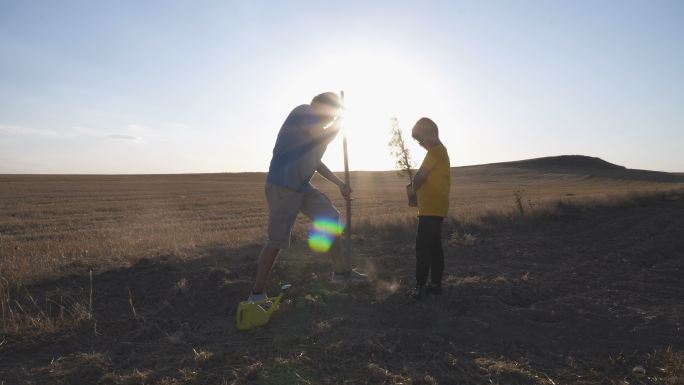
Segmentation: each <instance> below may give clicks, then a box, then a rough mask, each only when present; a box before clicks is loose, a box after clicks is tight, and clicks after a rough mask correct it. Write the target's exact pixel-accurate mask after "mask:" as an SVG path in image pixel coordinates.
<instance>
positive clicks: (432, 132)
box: [411, 118, 439, 149]
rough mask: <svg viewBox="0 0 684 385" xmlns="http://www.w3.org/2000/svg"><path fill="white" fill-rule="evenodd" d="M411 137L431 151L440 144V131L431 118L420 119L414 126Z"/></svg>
mask: <svg viewBox="0 0 684 385" xmlns="http://www.w3.org/2000/svg"><path fill="white" fill-rule="evenodd" d="M411 136H412V137H413V139H415V140H417V141H418V144H420V146H421V147H423V148H425V149H429V148H430V147H432V146H434V145H435V144H438V143H439V129H438V128H437V125H436V124H435V122H433V121H432V119H430V118H420V119H418V121H417V122H416V124H415V125H413V130H411Z"/></svg>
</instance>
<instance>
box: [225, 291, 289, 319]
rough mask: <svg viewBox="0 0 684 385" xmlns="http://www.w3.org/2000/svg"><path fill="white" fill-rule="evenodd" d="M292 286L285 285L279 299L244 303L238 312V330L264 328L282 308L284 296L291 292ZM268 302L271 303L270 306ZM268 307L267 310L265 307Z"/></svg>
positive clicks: (270, 298) (273, 298) (239, 306)
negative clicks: (280, 307) (281, 301)
mask: <svg viewBox="0 0 684 385" xmlns="http://www.w3.org/2000/svg"><path fill="white" fill-rule="evenodd" d="M291 287H292V285H290V284H287V285H283V286H282V287H281V288H280V294H278V296H277V297H269V298H264V299H262V300H259V301H242V302H240V305H238V310H237V328H238V329H239V330H250V329H253V328H255V327H259V326H264V325H266V324H267V323H268V320H270V319H271V314H273V313H274V312H275V311H276V310H278V307H279V306H280V300H281V299H282V298H283V295H284V294H285V293H286V292H287V291H288V290H290V288H291ZM267 302H271V306H268V304H267ZM264 305H266V307H267V308H265V307H264Z"/></svg>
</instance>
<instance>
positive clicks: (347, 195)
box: [340, 184, 354, 200]
mask: <svg viewBox="0 0 684 385" xmlns="http://www.w3.org/2000/svg"><path fill="white" fill-rule="evenodd" d="M353 191H354V190H352V189H351V187H349V186H348V185H347V184H341V185H340V194H342V196H343V197H344V199H345V200H349V199H351V193H352V192H353Z"/></svg>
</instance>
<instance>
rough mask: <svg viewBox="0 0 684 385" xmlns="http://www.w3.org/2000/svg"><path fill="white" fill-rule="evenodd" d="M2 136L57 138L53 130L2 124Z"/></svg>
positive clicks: (0, 129)
mask: <svg viewBox="0 0 684 385" xmlns="http://www.w3.org/2000/svg"><path fill="white" fill-rule="evenodd" d="M0 134H8V135H39V136H57V133H56V132H55V131H52V130H46V129H42V128H32V127H23V126H13V125H6V124H0Z"/></svg>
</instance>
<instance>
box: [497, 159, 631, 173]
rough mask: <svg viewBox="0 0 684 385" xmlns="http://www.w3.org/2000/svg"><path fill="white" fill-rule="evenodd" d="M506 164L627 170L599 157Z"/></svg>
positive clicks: (536, 160) (509, 163) (510, 163)
mask: <svg viewBox="0 0 684 385" xmlns="http://www.w3.org/2000/svg"><path fill="white" fill-rule="evenodd" d="M506 164H508V165H510V166H514V167H538V168H564V169H583V170H597V169H598V170H626V167H624V166H618V165H616V164H613V163H610V162H606V161H605V160H603V159H601V158H597V157H591V156H584V155H559V156H547V157H543V158H534V159H526V160H518V161H514V162H507V163H506Z"/></svg>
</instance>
